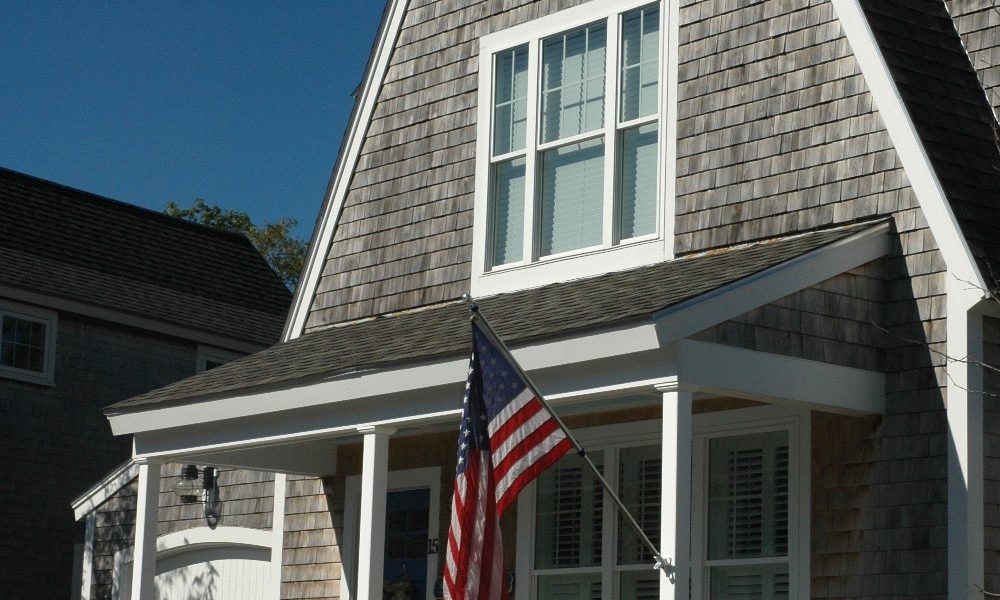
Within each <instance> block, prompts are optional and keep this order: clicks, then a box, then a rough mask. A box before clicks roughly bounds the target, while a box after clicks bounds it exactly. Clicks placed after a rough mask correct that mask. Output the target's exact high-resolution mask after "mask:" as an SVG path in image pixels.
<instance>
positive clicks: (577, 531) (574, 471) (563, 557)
mask: <svg viewBox="0 0 1000 600" xmlns="http://www.w3.org/2000/svg"><path fill="white" fill-rule="evenodd" d="M574 434H575V435H576V436H577V438H578V439H579V440H580V441H581V442H583V443H584V444H585V445H586V447H587V454H588V455H589V456H590V457H591V460H593V461H594V463H595V465H597V467H598V468H599V469H600V471H601V473H602V475H603V476H604V478H605V479H606V480H607V481H608V484H609V485H611V486H612V487H614V488H615V489H616V490H618V494H619V496H620V497H621V499H622V501H623V502H624V503H625V505H626V506H627V507H628V508H629V510H630V511H631V512H632V514H633V516H634V517H635V518H636V520H637V521H638V522H639V524H640V525H641V526H642V528H643V530H644V531H645V532H646V534H647V535H649V536H650V539H651V540H652V541H653V542H654V543H657V542H658V540H659V533H660V497H661V493H660V489H661V488H660V474H661V472H662V467H661V462H662V458H661V456H662V455H661V452H660V436H661V434H660V421H658V420H657V421H642V422H633V423H627V424H620V425H609V426H605V427H595V428H589V429H584V430H579V431H575V432H574ZM517 519H518V525H517V527H518V531H517V533H518V535H517V539H518V540H519V544H518V548H517V560H518V576H517V578H516V580H515V581H516V585H517V592H516V594H515V595H516V597H518V598H534V599H535V600H601V599H611V598H633V599H636V600H647V599H648V600H653V599H655V598H658V597H659V578H658V572H657V571H655V570H653V569H652V565H653V558H652V555H651V553H650V552H649V550H648V549H647V548H645V547H644V545H643V544H642V543H641V542H640V541H639V539H638V536H636V534H635V533H634V532H633V531H632V529H631V527H630V526H629V525H628V524H627V523H626V522H625V521H624V520H623V519H622V518H621V517H620V515H619V514H618V511H617V510H616V509H615V507H614V506H613V505H612V503H610V502H606V501H605V498H604V492H603V489H602V488H601V486H600V483H599V482H598V481H597V478H596V477H595V476H594V475H593V474H592V473H591V472H590V470H589V467H587V466H586V465H585V464H584V463H583V461H582V460H581V459H580V458H579V457H578V456H576V455H575V454H572V453H571V454H569V455H567V456H565V457H563V458H562V459H561V460H560V461H559V462H557V463H556V464H555V465H553V466H552V467H551V468H549V469H548V470H546V471H545V472H544V473H542V475H540V476H539V478H538V479H537V480H536V481H535V482H533V483H532V484H530V485H529V487H528V488H527V489H526V490H525V492H523V493H522V494H521V496H520V499H519V501H518V512H517Z"/></svg>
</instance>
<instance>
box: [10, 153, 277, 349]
mask: <svg viewBox="0 0 1000 600" xmlns="http://www.w3.org/2000/svg"><path fill="white" fill-rule="evenodd" d="M0 215H3V216H2V218H0V253H2V256H3V259H2V260H0V288H3V289H7V290H20V291H21V292H30V293H34V294H41V295H44V296H49V297H53V298H58V299H61V300H63V301H70V302H77V303H81V304H85V305H88V306H93V307H100V308H105V309H112V310H115V311H119V312H121V313H126V314H132V315H138V316H142V317H145V318H149V319H154V320H156V321H160V322H164V323H170V324H174V325H179V326H182V327H186V328H190V329H195V330H200V331H207V332H211V333H214V334H218V335H221V336H225V337H227V338H231V339H235V340H241V341H244V342H251V343H253V344H257V345H261V346H263V345H266V344H268V343H270V342H271V341H272V340H274V339H275V338H276V337H277V336H278V335H279V333H280V331H281V327H282V324H283V322H284V317H285V313H286V311H287V310H288V303H289V298H290V296H291V294H290V292H289V291H288V289H287V288H286V287H285V286H284V284H283V283H282V282H281V280H280V279H279V278H278V276H277V275H275V273H274V271H272V270H271V268H270V267H269V266H268V265H267V263H266V262H265V261H264V259H263V258H261V256H260V254H258V253H257V251H256V250H255V249H254V247H253V245H252V244H251V243H250V241H249V240H248V239H247V238H246V236H243V235H241V234H233V233H227V232H224V231H220V230H217V229H214V228H211V227H206V226H203V225H198V224H195V223H190V222H187V221H184V220H182V219H178V218H174V217H169V216H167V215H164V214H161V213H157V212H154V211H151V210H146V209H144V208H140V207H137V206H132V205H129V204H125V203H122V202H118V201H115V200H111V199H108V198H104V197H101V196H97V195H95V194H90V193H88V192H83V191H80V190H76V189H73V188H69V187H66V186H62V185H58V184H55V183H52V182H49V181H44V180H42V179H37V178H35V177H31V176H28V175H24V174H22V173H17V172H15V171H10V170H7V169H0Z"/></svg>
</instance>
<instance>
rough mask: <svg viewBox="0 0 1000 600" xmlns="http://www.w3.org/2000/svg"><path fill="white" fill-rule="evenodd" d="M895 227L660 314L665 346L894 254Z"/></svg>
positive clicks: (852, 238) (825, 248) (882, 228)
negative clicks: (891, 241) (891, 235)
mask: <svg viewBox="0 0 1000 600" xmlns="http://www.w3.org/2000/svg"><path fill="white" fill-rule="evenodd" d="M889 249H890V248H889V223H882V224H879V225H874V226H872V227H871V228H868V229H865V230H863V231H860V232H858V233H856V234H854V235H852V236H850V237H847V238H844V239H842V240H838V241H836V242H834V243H832V244H828V245H826V246H822V247H820V248H817V249H816V250H813V251H812V252H808V253H806V254H803V255H801V256H798V257H796V258H793V259H791V260H788V261H785V262H783V263H780V264H777V265H774V266H773V267H771V268H769V269H765V270H764V271H761V272H760V273H757V274H755V275H751V276H750V277H745V278H743V279H740V280H739V281H734V282H733V283H731V284H729V285H726V286H723V287H721V288H719V289H717V290H714V291H711V292H708V293H705V294H702V295H700V296H698V297H696V298H692V299H691V300H688V301H687V302H681V303H680V304H677V305H674V306H671V307H669V308H666V309H663V310H661V311H659V312H657V313H654V315H653V319H654V320H655V321H656V322H657V327H658V330H659V332H660V340H661V343H663V342H667V341H673V340H676V339H680V338H684V337H687V336H689V335H691V334H693V333H697V332H699V331H702V330H704V329H707V328H708V327H711V326H712V325H715V324H717V323H721V322H723V321H725V320H727V319H730V318H732V317H735V316H737V315H741V314H743V313H745V312H747V311H750V310H753V309H755V308H757V307H759V306H764V305H765V304H768V303H770V302H774V301H775V300H778V299H780V298H784V297H785V296H788V295H789V294H794V293H795V292H797V291H800V290H804V289H806V288H808V287H810V286H813V285H816V284H819V283H821V282H823V281H826V280H827V279H830V278H831V277H835V276H837V275H840V274H841V273H845V272H847V271H850V270H851V269H854V268H857V267H860V266H861V265H863V264H866V263H869V262H871V261H873V260H876V259H878V258H881V257H882V256H885V255H886V254H888V253H889Z"/></svg>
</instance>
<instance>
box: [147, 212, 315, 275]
mask: <svg viewBox="0 0 1000 600" xmlns="http://www.w3.org/2000/svg"><path fill="white" fill-rule="evenodd" d="M163 212H164V213H165V214H168V215H170V216H171V217H179V218H181V219H184V220H186V221H192V222H194V223H201V224H202V225H208V226H210V227H216V228H218V229H223V230H225V231H232V232H236V233H242V234H244V235H246V236H247V238H249V239H250V242H251V243H252V244H253V245H254V248H256V249H257V252H260V255H261V256H263V257H264V260H266V261H267V264H269V265H271V268H272V269H274V272H275V273H277V274H278V277H280V278H281V280H282V281H284V282H285V285H287V286H288V288H289V289H291V290H294V289H295V286H296V284H298V281H299V274H300V273H301V272H302V265H303V262H304V261H305V255H306V247H307V246H308V243H307V242H306V241H304V240H300V239H298V238H296V237H295V236H293V235H292V229H293V228H294V227H295V225H296V224H297V223H298V222H297V221H296V220H295V219H292V218H289V217H283V218H281V219H279V220H278V221H277V222H276V223H268V222H265V223H264V224H263V225H256V224H255V223H254V222H253V220H252V219H250V215H248V214H247V213H245V212H243V211H241V210H233V209H231V208H227V209H223V208H221V207H218V206H210V205H209V204H207V203H206V202H205V201H204V200H202V199H201V198H198V199H197V200H195V201H194V204H192V205H191V207H190V208H181V207H179V206H177V204H176V203H174V202H173V201H168V202H167V206H166V207H165V208H164V209H163Z"/></svg>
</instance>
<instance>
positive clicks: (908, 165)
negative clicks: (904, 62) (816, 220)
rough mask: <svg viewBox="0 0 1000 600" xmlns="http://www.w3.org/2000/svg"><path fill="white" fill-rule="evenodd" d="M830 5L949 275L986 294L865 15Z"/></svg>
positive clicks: (845, 4) (854, 3) (857, 8)
mask: <svg viewBox="0 0 1000 600" xmlns="http://www.w3.org/2000/svg"><path fill="white" fill-rule="evenodd" d="M831 2H832V4H833V8H834V11H835V12H836V14H837V16H838V17H839V19H840V23H841V25H842V26H843V29H844V34H845V35H846V36H847V40H848V42H850V44H851V49H852V50H853V51H854V56H855V58H856V59H857V61H858V66H859V67H860V68H861V73H862V74H863V75H864V78H865V82H866V83H867V84H868V89H869V90H871V95H872V101H873V102H874V104H875V107H876V108H877V109H878V113H879V116H880V117H881V119H882V123H883V124H885V128H886V130H887V131H888V132H889V137H890V138H891V139H892V144H893V146H894V147H895V149H896V154H897V156H899V160H900V162H901V163H902V164H903V170H904V171H905V172H906V176H907V178H908V179H909V180H910V186H911V187H912V188H913V193H914V195H915V196H916V197H917V200H918V202H919V203H920V208H921V209H923V212H924V216H925V217H926V220H927V224H928V226H929V227H930V229H931V232H932V233H933V234H934V239H935V241H937V243H938V247H939V248H940V250H941V254H942V255H943V256H944V260H945V263H946V264H947V265H948V270H949V271H951V272H952V273H953V274H954V275H955V276H956V277H958V278H959V279H962V280H964V281H970V282H974V283H975V284H976V285H978V286H979V287H980V288H981V289H983V290H986V289H989V288H988V286H987V285H986V283H985V280H984V279H983V276H982V274H981V273H980V272H979V267H978V266H977V265H976V261H975V260H974V259H973V256H972V252H971V251H970V249H969V245H968V243H967V242H966V239H965V236H964V235H963V234H962V230H961V228H960V227H959V225H958V221H957V220H956V218H955V213H954V212H953V211H952V208H951V204H950V203H949V202H948V198H947V197H946V196H945V193H944V189H943V188H942V187H941V182H940V180H938V177H937V173H936V172H935V171H934V167H933V165H932V164H931V161H930V158H929V157H928V156H927V151H926V149H925V148H924V145H923V142H922V141H921V140H920V136H919V135H918V134H917V130H916V127H914V125H913V120H912V119H911V118H910V114H909V112H908V111H907V110H906V106H905V104H904V103H903V99H902V98H901V97H900V95H899V90H898V89H897V88H896V83H895V81H894V80H893V78H892V74H891V73H890V72H889V66H888V65H887V64H886V62H885V57H883V56H882V52H881V50H880V49H879V46H878V42H877V41H876V40H875V36H874V34H873V33H872V30H871V25H870V24H869V23H868V19H867V18H866V17H865V14H864V10H863V9H862V8H861V5H860V4H859V2H858V0H831Z"/></svg>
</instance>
